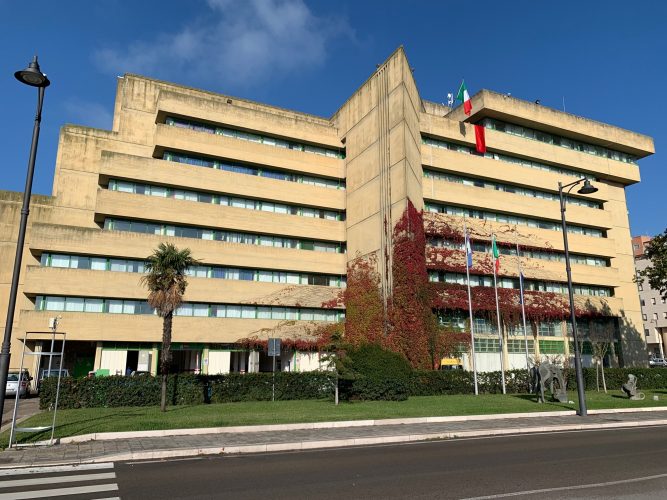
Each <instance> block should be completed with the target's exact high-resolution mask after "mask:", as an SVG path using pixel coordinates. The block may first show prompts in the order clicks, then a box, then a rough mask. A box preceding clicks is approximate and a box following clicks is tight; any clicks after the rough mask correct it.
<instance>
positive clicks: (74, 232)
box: [30, 224, 347, 275]
mask: <svg viewBox="0 0 667 500" xmlns="http://www.w3.org/2000/svg"><path fill="white" fill-rule="evenodd" d="M33 228H34V232H33V233H32V234H33V236H32V238H31V240H30V250H31V251H32V252H33V253H41V252H43V251H47V252H60V253H66V254H81V255H100V256H108V257H121V258H122V257H125V258H134V259H145V258H146V257H147V256H148V255H150V254H151V253H152V252H153V251H154V250H155V248H156V247H157V246H158V244H160V243H162V242H165V241H170V242H172V243H174V244H175V245H176V246H177V247H179V248H190V250H192V254H193V255H194V257H195V258H196V259H199V260H200V261H201V262H202V263H204V264H209V265H222V266H231V267H235V266H238V267H247V268H251V269H255V268H259V269H274V270H284V271H301V272H313V273H323V274H336V275H339V274H345V269H346V262H347V258H346V255H345V254H339V253H328V252H315V251H312V250H296V249H291V248H274V247H264V246H259V245H242V244H239V243H226V242H222V241H208V240H199V239H194V238H178V237H173V236H161V235H152V234H140V233H126V232H120V231H103V230H99V229H97V230H96V229H83V228H78V227H68V226H56V225H50V224H34V225H33Z"/></svg>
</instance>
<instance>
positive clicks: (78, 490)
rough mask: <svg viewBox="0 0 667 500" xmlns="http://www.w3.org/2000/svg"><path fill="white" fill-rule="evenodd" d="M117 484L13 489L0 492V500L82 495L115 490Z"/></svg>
mask: <svg viewBox="0 0 667 500" xmlns="http://www.w3.org/2000/svg"><path fill="white" fill-rule="evenodd" d="M117 490H118V485H117V484H97V485H94V486H75V487H72V488H55V489H50V490H33V491H14V492H12V493H0V500H26V499H30V498H46V497H58V496H65V495H83V494H85V493H97V492H99V491H117Z"/></svg>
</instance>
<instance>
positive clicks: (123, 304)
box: [35, 295, 345, 322]
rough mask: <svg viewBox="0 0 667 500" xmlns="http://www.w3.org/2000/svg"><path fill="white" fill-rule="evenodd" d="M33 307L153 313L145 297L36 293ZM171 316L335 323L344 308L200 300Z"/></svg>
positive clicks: (95, 311)
mask: <svg viewBox="0 0 667 500" xmlns="http://www.w3.org/2000/svg"><path fill="white" fill-rule="evenodd" d="M35 309H36V310H38V311H67V312H92V313H111V314H155V311H154V310H153V308H151V306H150V305H148V302H147V301H145V300H124V299H100V298H90V297H60V296H50V295H49V296H44V295H38V296H37V297H36V300H35ZM174 315H175V316H196V317H203V318H242V319H284V320H301V321H331V322H337V321H340V320H342V319H344V318H345V313H344V312H343V311H339V310H333V309H314V308H305V307H276V306H244V305H238V304H233V305H232V304H200V303H185V304H182V305H181V306H180V307H179V308H178V309H176V310H175V311H174Z"/></svg>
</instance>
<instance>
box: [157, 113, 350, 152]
mask: <svg viewBox="0 0 667 500" xmlns="http://www.w3.org/2000/svg"><path fill="white" fill-rule="evenodd" d="M165 123H166V124H167V125H171V126H173V127H180V128H187V129H190V130H195V131H197V132H207V133H209V134H215V135H222V136H224V137H232V138H234V139H241V140H244V141H249V142H256V143H258V144H265V145H267V146H273V147H278V148H283V149H293V150H295V151H304V152H306V153H314V154H316V155H321V156H328V157H330V158H341V159H342V158H345V152H344V151H342V150H337V149H331V148H324V147H319V146H311V145H309V144H305V143H300V142H294V141H286V140H283V139H278V138H276V137H269V136H263V135H259V134H252V133H250V132H242V131H241V130H235V129H231V128H226V127H218V126H215V125H210V124H208V123H201V122H197V121H194V120H184V119H182V118H174V117H171V116H168V117H167V119H166V120H165Z"/></svg>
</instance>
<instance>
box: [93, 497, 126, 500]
mask: <svg viewBox="0 0 667 500" xmlns="http://www.w3.org/2000/svg"><path fill="white" fill-rule="evenodd" d="M94 500H120V497H109V498H95V499H94Z"/></svg>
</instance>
